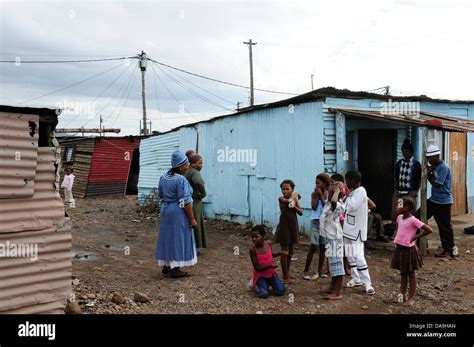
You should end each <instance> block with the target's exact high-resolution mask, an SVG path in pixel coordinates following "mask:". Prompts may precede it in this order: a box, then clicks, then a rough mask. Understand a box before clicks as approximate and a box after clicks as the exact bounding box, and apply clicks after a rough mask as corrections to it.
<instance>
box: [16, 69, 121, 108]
mask: <svg viewBox="0 0 474 347" xmlns="http://www.w3.org/2000/svg"><path fill="white" fill-rule="evenodd" d="M123 65H125V63H122V64H119V65H115V66H113V67H111V68H110V69H107V70H105V71H102V72H100V73H98V74H95V75H93V76H90V77H87V78H85V79H83V80H81V81H78V82H75V83H73V84H70V85H68V86H66V87H63V88H59V89H56V90H53V91H51V92H48V93H46V94H43V95H40V96H37V97H35V98H32V99H28V100H25V101H22V102H20V103H19V105H22V104H24V103H27V102H30V101H33V100H37V99H40V98H43V97H45V96H48V95H51V94H54V93H57V92H61V91H63V90H66V89H69V88H72V87H75V86H77V85H79V84H81V83H84V82H86V81H89V80H91V79H93V78H96V77H98V76H101V75H104V74H106V73H107V72H110V71H112V70H115V69H117V68H119V67H120V66H123Z"/></svg>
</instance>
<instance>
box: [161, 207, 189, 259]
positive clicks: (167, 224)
mask: <svg viewBox="0 0 474 347" xmlns="http://www.w3.org/2000/svg"><path fill="white" fill-rule="evenodd" d="M155 258H156V260H158V265H160V266H165V265H166V266H170V267H171V268H174V267H181V266H192V265H194V264H196V263H197V255H196V243H195V240H194V232H193V229H192V228H191V227H190V225H189V220H188V218H187V217H186V214H185V212H184V209H183V208H181V207H179V203H178V202H177V201H176V202H167V201H164V202H163V204H162V205H161V212H160V229H159V234H158V243H157V246H156V256H155Z"/></svg>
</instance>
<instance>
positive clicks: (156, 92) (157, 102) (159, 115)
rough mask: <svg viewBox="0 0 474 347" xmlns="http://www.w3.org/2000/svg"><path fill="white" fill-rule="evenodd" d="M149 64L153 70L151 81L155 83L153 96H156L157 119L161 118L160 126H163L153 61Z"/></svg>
mask: <svg viewBox="0 0 474 347" xmlns="http://www.w3.org/2000/svg"><path fill="white" fill-rule="evenodd" d="M150 65H151V69H152V70H153V82H154V84H155V97H156V107H157V108H158V119H159V120H161V127H162V128H164V124H163V116H162V114H161V110H160V102H159V101H158V87H157V86H156V76H155V68H154V66H153V65H154V64H153V63H152V64H150Z"/></svg>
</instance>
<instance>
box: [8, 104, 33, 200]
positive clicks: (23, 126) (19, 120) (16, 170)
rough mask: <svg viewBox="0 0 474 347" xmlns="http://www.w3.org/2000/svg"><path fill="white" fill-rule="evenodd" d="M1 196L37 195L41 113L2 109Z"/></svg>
mask: <svg viewBox="0 0 474 347" xmlns="http://www.w3.org/2000/svg"><path fill="white" fill-rule="evenodd" d="M0 117H1V126H0V143H1V146H0V199H6V198H8V199H16V198H20V197H31V196H33V188H34V183H35V182H34V178H35V171H36V160H37V149H38V126H39V116H37V115H32V114H25V115H23V114H15V113H0Z"/></svg>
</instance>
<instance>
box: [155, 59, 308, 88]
mask: <svg viewBox="0 0 474 347" xmlns="http://www.w3.org/2000/svg"><path fill="white" fill-rule="evenodd" d="M148 60H151V61H152V62H155V63H157V64H159V65H162V66H166V67H168V68H170V69H173V70H176V71H180V72H183V73H186V74H188V75H192V76H196V77H199V78H203V79H206V80H209V81H214V82H217V83H222V84H226V85H229V86H233V87H238V88H244V89H250V87H247V86H243V85H240V84H236V83H231V82H225V81H221V80H218V79H215V78H211V77H206V76H203V75H199V74H197V73H194V72H190V71H186V70H183V69H180V68H177V67H174V66H171V65H168V64H165V63H161V62H159V61H157V60H154V59H151V58H148ZM254 90H258V91H260V92H266V93H274V94H286V95H299V94H297V93H288V92H278V91H275V90H268V89H260V88H254Z"/></svg>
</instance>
